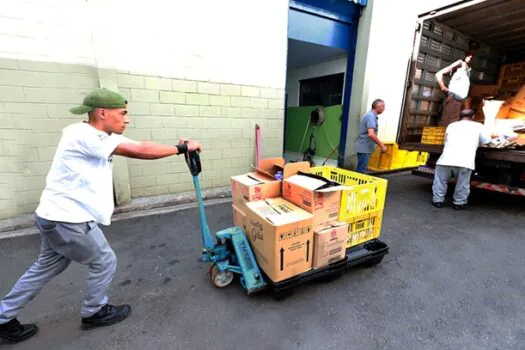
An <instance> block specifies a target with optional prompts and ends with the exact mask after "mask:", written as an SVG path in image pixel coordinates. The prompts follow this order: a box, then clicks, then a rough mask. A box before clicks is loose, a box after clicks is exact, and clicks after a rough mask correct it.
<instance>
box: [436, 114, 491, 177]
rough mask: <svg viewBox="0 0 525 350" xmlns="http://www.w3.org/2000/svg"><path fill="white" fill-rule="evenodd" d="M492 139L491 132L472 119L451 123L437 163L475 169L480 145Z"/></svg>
mask: <svg viewBox="0 0 525 350" xmlns="http://www.w3.org/2000/svg"><path fill="white" fill-rule="evenodd" d="M490 141H491V139H490V133H488V132H487V131H486V130H485V128H484V125H483V124H481V123H478V122H474V121H471V120H460V121H457V122H454V123H451V124H450V125H449V126H448V127H447V130H446V135H445V147H444V149H443V153H442V154H441V157H439V159H438V161H437V162H436V164H437V165H445V166H456V167H461V168H467V169H471V170H474V169H475V160H476V151H477V149H478V146H479V145H480V144H487V143H489V142H490Z"/></svg>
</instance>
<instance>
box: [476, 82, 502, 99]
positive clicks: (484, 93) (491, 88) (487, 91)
mask: <svg viewBox="0 0 525 350" xmlns="http://www.w3.org/2000/svg"><path fill="white" fill-rule="evenodd" d="M497 92H498V85H471V86H470V93H469V96H470V97H482V98H486V97H491V96H495V95H496V94H497Z"/></svg>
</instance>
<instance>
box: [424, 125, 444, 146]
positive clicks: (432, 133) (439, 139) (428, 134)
mask: <svg viewBox="0 0 525 350" xmlns="http://www.w3.org/2000/svg"><path fill="white" fill-rule="evenodd" d="M445 131H446V127H444V126H426V127H424V128H423V135H422V136H421V143H423V144H426V145H443V144H445Z"/></svg>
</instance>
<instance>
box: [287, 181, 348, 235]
mask: <svg viewBox="0 0 525 350" xmlns="http://www.w3.org/2000/svg"><path fill="white" fill-rule="evenodd" d="M344 189H346V188H345V187H344V186H341V185H340V184H338V183H337V182H333V181H330V180H328V179H325V178H323V177H321V176H317V175H312V174H303V173H300V174H298V175H294V176H291V177H289V178H287V179H285V180H283V198H284V199H286V200H288V201H290V202H292V203H293V204H295V205H298V206H299V207H301V208H303V209H304V210H306V211H307V212H309V213H311V214H313V215H314V223H313V225H314V228H316V227H318V226H321V225H325V224H327V223H329V222H331V221H336V220H337V219H338V217H339V209H340V206H341V193H342V190H344Z"/></svg>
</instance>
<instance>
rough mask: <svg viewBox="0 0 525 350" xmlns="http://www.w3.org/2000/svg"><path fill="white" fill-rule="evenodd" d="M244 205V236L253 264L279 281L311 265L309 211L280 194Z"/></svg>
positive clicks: (297, 273)
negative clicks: (251, 252)
mask: <svg viewBox="0 0 525 350" xmlns="http://www.w3.org/2000/svg"><path fill="white" fill-rule="evenodd" d="M246 206H247V208H248V209H247V211H246V226H247V232H246V236H247V237H248V239H249V241H250V244H251V246H252V249H253V251H254V254H255V258H256V260H257V264H258V265H259V267H260V268H261V269H262V270H263V271H264V272H265V273H266V275H267V276H268V277H269V278H270V279H271V280H272V281H274V282H279V281H282V280H285V279H288V278H291V277H294V276H297V275H299V274H301V273H304V272H306V271H309V270H310V269H311V268H312V257H313V245H314V241H313V238H314V232H313V228H312V223H313V216H312V214H310V213H308V212H306V211H304V210H303V209H301V208H299V207H298V206H296V205H294V204H292V203H290V202H288V201H286V200H284V199H283V198H269V199H265V200H262V201H256V202H250V203H247V204H246Z"/></svg>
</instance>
